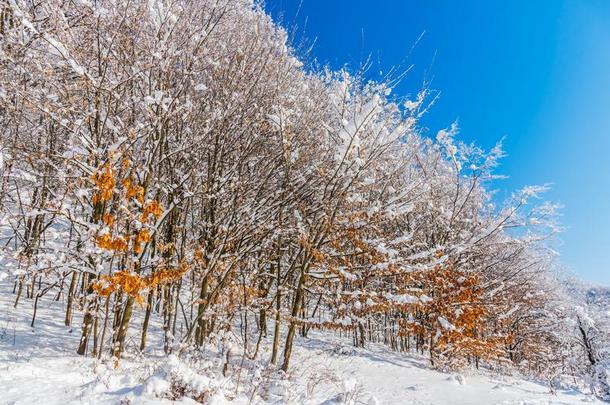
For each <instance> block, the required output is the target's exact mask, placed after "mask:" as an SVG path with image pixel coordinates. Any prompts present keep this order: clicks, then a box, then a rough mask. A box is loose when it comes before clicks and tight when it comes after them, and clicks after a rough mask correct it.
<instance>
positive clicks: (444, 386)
mask: <svg viewBox="0 0 610 405" xmlns="http://www.w3.org/2000/svg"><path fill="white" fill-rule="evenodd" d="M2 283H3V284H4V285H2V286H1V287H2V288H1V290H0V404H14V405H17V404H45V405H46V404H49V405H53V404H58V405H59V404H157V403H158V404H165V403H167V404H169V403H196V402H195V400H194V399H191V398H178V397H179V396H180V394H181V393H183V392H184V391H185V390H187V391H188V392H190V393H191V395H190V396H191V397H195V398H197V399H198V400H200V401H202V402H204V403H211V404H224V403H236V404H245V403H275V404H284V403H293V404H301V403H304V404H339V403H347V404H456V405H458V404H577V403H582V402H591V403H599V402H597V401H596V400H594V399H593V398H592V397H590V396H588V395H586V394H583V393H581V392H578V391H576V390H563V391H562V390H560V391H558V392H557V393H555V394H551V393H550V391H549V388H548V386H545V385H544V384H541V383H536V382H532V381H526V380H523V379H519V378H517V377H509V376H498V375H492V374H487V373H485V372H475V371H474V370H472V371H469V372H467V373H463V374H452V373H447V374H446V373H441V372H437V371H434V370H431V369H429V368H428V367H427V364H426V361H425V360H424V359H419V358H414V357H410V356H405V355H402V354H399V353H396V352H392V351H390V350H388V349H387V348H385V347H382V346H378V345H370V346H369V347H368V348H367V349H355V348H353V347H352V346H351V345H350V343H349V339H346V338H341V337H339V336H338V335H335V334H327V333H312V334H311V337H309V338H306V339H304V338H302V341H301V342H300V344H299V345H298V346H297V348H296V349H295V350H296V353H295V359H294V363H293V368H292V371H291V372H290V374H289V375H284V374H283V373H281V372H277V371H275V370H274V369H273V368H271V367H269V366H268V365H267V359H268V358H269V354H268V352H269V350H268V349H269V344H268V342H263V344H262V346H261V347H262V349H261V351H260V352H259V356H258V359H259V360H257V361H251V360H248V359H246V358H243V357H242V356H240V355H239V354H238V353H239V349H238V348H237V347H235V348H234V349H233V353H232V355H230V356H229V359H230V361H229V365H228V367H227V371H226V376H223V375H222V369H223V367H224V359H226V352H225V353H224V354H222V353H220V349H218V348H217V347H208V348H206V349H205V351H203V352H202V354H200V355H197V354H195V353H193V352H189V353H188V354H183V355H180V356H176V355H172V356H169V357H166V356H162V354H161V353H162V352H161V351H160V350H159V349H158V347H159V345H158V344H156V343H157V342H151V343H152V348H151V349H150V351H148V352H147V353H146V356H141V355H139V354H136V352H135V351H134V350H131V352H130V353H129V354H128V357H127V358H126V359H124V360H122V361H121V362H120V364H114V363H113V362H112V361H111V360H108V359H104V358H102V359H100V360H97V359H93V358H91V357H80V356H77V355H76V353H75V348H76V346H77V341H78V337H79V333H78V332H79V331H78V327H79V326H80V322H81V320H80V319H75V320H74V330H72V329H71V328H69V327H66V326H64V325H63V324H58V323H57V321H56V320H57V319H61V316H57V313H55V314H54V313H53V312H54V311H61V310H62V306H63V303H62V302H61V301H52V298H53V297H44V298H43V299H44V300H45V305H42V306H41V307H40V310H39V313H38V314H37V317H36V323H35V326H34V327H33V328H32V327H30V322H31V314H32V310H33V300H28V299H24V300H23V301H22V302H21V303H20V305H19V307H18V310H17V311H14V310H13V309H12V305H13V298H14V296H13V295H12V294H11V286H10V285H8V284H7V283H6V281H4V282H2ZM138 323H139V322H136V323H135V324H136V325H137V324H138ZM153 327H158V325H153ZM134 332H135V328H134ZM131 338H132V340H131V344H130V345H131V346H132V349H133V348H134V347H135V346H136V342H137V340H138V339H137V338H138V336H136V335H135V334H134V335H132V336H131ZM219 347H220V345H219ZM261 359H262V360H261ZM193 393H199V395H195V394H193ZM173 399H175V400H176V401H172V400H173Z"/></svg>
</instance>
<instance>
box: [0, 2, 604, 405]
mask: <svg viewBox="0 0 610 405" xmlns="http://www.w3.org/2000/svg"><path fill="white" fill-rule="evenodd" d="M404 74H407V73H406V72H400V71H395V72H391V73H390V74H388V75H387V76H386V77H385V80H383V81H372V80H369V79H367V76H366V72H365V69H364V70H362V71H361V70H359V71H352V70H350V69H348V68H346V69H343V70H340V71H333V70H331V69H329V68H327V67H324V66H319V65H317V64H316V63H315V62H312V61H310V60H309V59H308V57H307V52H306V50H304V49H301V48H299V47H298V46H295V45H294V44H293V43H292V42H291V37H290V35H289V31H287V29H285V28H283V27H281V26H279V25H278V24H277V23H275V22H274V21H272V19H271V18H270V17H269V16H268V15H267V14H266V13H265V12H264V11H263V9H262V7H261V5H260V4H258V3H257V2H252V1H251V0H234V1H230V0H217V1H216V0H150V1H143V0H101V1H96V0H91V1H90V0H44V1H32V0H0V284H2V285H3V287H2V289H1V290H0V295H3V296H4V298H5V299H7V300H10V307H8V306H7V307H6V308H5V307H3V309H2V311H5V310H6V311H9V312H10V311H19V310H21V311H24V308H27V316H28V322H29V323H30V324H29V326H30V327H31V328H36V327H37V325H38V323H39V322H40V321H39V319H38V318H37V315H38V314H40V313H41V311H44V310H45V308H46V307H47V306H49V305H52V304H53V303H54V302H55V303H61V308H62V309H61V310H60V311H55V312H53V314H54V315H53V317H54V318H53V319H54V320H55V321H56V322H57V323H58V324H61V325H63V326H65V327H66V328H70V329H71V330H73V332H72V333H73V334H75V335H77V344H75V345H74V347H72V349H71V350H72V353H73V354H77V355H79V356H83V357H86V358H91V359H97V361H103V362H106V363H108V364H114V367H121V362H123V361H125V360H124V359H130V358H132V357H133V356H134V355H135V354H138V355H139V356H144V357H146V356H147V354H146V353H147V349H149V346H150V345H151V344H153V343H151V342H158V343H159V350H160V351H162V353H163V356H168V358H169V356H176V357H177V358H184V357H185V356H190V357H191V358H192V357H193V356H196V354H197V353H204V352H203V351H202V350H204V349H205V348H206V347H210V346H211V345H215V346H216V347H219V348H220V349H219V350H220V351H221V352H222V357H221V360H222V361H221V364H220V365H219V366H218V367H219V369H220V371H219V372H222V373H223V374H226V373H230V368H231V367H233V366H232V364H234V363H231V361H232V360H231V359H233V358H237V359H241V360H240V361H241V364H243V363H244V360H243V359H247V361H248V362H260V363H261V364H264V365H265V367H266V368H268V369H269V370H277V371H278V372H283V373H285V374H286V373H290V372H291V370H292V369H293V367H295V363H294V361H293V356H292V354H293V352H294V351H295V348H296V347H299V345H301V344H302V342H304V341H305V339H307V338H308V336H311V335H312V334H315V333H324V334H332V335H333V336H337V337H340V338H341V339H343V340H344V341H345V342H346V343H347V344H348V345H351V346H354V347H355V348H358V349H360V348H367V347H368V346H369V345H384V346H387V348H388V349H389V350H391V351H393V352H396V353H399V354H400V355H402V356H420V357H423V358H425V359H426V361H427V363H428V365H429V367H431V368H433V369H435V370H442V371H455V370H464V369H469V370H488V371H491V372H493V373H497V374H502V373H519V375H523V376H526V377H528V378H536V379H540V380H543V381H546V382H547V383H548V385H549V387H550V388H551V390H553V389H558V388H560V387H561V386H562V384H566V381H569V383H570V384H576V385H579V386H580V387H585V388H583V389H586V390H590V392H591V393H592V395H594V396H596V397H597V398H598V399H600V400H610V310H609V307H610V292H609V291H608V290H604V289H601V288H600V289H597V290H596V289H590V288H588V287H587V286H584V284H580V283H579V282H576V281H575V280H573V279H571V278H569V277H566V276H565V275H564V274H563V273H562V272H561V270H560V267H561V266H560V265H559V260H558V257H557V255H556V253H555V251H554V249H553V241H554V240H555V237H556V235H557V234H558V233H559V232H561V229H562V226H561V224H560V223H559V220H558V208H559V207H558V206H557V205H555V204H553V203H550V202H547V201H545V200H544V192H545V191H546V190H547V188H548V187H547V186H546V185H542V186H528V187H525V188H523V189H521V190H515V191H514V192H512V193H511V194H509V196H508V197H507V198H501V196H499V195H498V193H496V190H495V186H496V184H497V182H498V181H501V179H502V174H501V173H500V170H499V165H500V163H501V161H502V159H503V158H505V153H504V151H503V148H502V143H501V142H499V143H498V144H497V145H496V146H495V147H494V148H492V149H491V150H484V149H482V148H480V147H478V146H477V145H473V144H466V143H463V142H461V141H460V140H459V135H458V132H459V127H458V126H457V124H452V123H447V127H446V128H445V129H443V130H440V131H438V133H435V134H431V133H430V132H429V131H428V130H427V129H426V128H424V127H423V126H422V125H420V118H421V117H422V116H423V115H424V114H426V112H427V111H428V110H429V109H430V108H434V106H433V104H434V98H433V97H432V96H431V92H430V91H429V88H428V87H427V86H426V85H425V84H424V85H422V86H421V88H419V89H414V90H415V91H414V93H413V94H412V95H411V96H410V97H406V96H402V95H396V94H395V93H394V92H393V89H394V87H395V86H396V84H397V83H398V82H399V81H400V80H402V79H403V77H404ZM154 325H156V326H155V327H153V326H154ZM0 327H2V325H0ZM9 335H10V333H9ZM10 339H12V337H11V338H10ZM0 344H3V342H2V340H1V339H0ZM154 344H156V343H154ZM130 356H132V357H130ZM238 363H239V362H238ZM195 391H196V390H195V389H193V388H192V387H186V386H181V385H180V383H179V381H178V382H176V381H174V382H173V383H172V386H171V392H170V393H167V392H166V393H164V394H162V395H161V396H162V397H164V398H174V399H177V398H180V397H182V396H186V397H189V396H190V398H192V399H194V400H197V401H201V402H204V401H203V399H202V398H205V395H203V396H202V394H201V393H200V392H199V393H196V392H195ZM1 396H2V394H0V397H1Z"/></svg>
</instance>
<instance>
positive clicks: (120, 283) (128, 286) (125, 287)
mask: <svg viewBox="0 0 610 405" xmlns="http://www.w3.org/2000/svg"><path fill="white" fill-rule="evenodd" d="M188 269H189V266H188V265H187V264H186V263H181V264H180V265H179V266H178V267H175V268H171V267H161V268H159V269H158V270H157V271H155V272H154V273H152V274H151V275H149V276H141V275H139V274H137V273H133V272H129V271H117V272H116V273H114V274H112V275H104V276H101V277H100V278H99V279H98V280H97V281H95V282H94V284H93V290H94V291H95V292H96V293H97V294H98V295H100V296H102V297H107V296H109V295H110V294H112V293H113V292H115V291H123V292H125V293H126V294H128V295H129V296H131V297H134V298H135V299H136V301H137V302H138V303H139V304H140V305H142V304H143V302H144V299H143V297H142V292H144V291H146V290H150V289H153V288H155V287H156V286H158V285H161V284H165V283H168V282H171V281H174V280H176V279H178V278H180V277H182V275H183V274H184V273H186V272H187V271H188Z"/></svg>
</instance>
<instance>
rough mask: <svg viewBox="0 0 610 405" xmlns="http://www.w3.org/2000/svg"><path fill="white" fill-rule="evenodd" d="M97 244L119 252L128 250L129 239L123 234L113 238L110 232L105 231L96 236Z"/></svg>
mask: <svg viewBox="0 0 610 405" xmlns="http://www.w3.org/2000/svg"><path fill="white" fill-rule="evenodd" d="M96 241H97V245H98V246H99V247H101V248H102V249H106V250H114V251H117V252H126V251H127V248H128V244H127V241H126V240H125V238H123V237H122V236H118V237H116V238H113V237H112V236H111V235H110V234H108V233H104V234H102V235H100V236H98V237H97V238H96Z"/></svg>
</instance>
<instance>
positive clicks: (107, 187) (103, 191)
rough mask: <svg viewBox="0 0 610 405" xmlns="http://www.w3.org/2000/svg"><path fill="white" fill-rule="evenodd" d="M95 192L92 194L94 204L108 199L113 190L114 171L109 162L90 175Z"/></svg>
mask: <svg viewBox="0 0 610 405" xmlns="http://www.w3.org/2000/svg"><path fill="white" fill-rule="evenodd" d="M92 179H93V182H94V183H95V187H96V188H97V192H96V193H95V194H94V195H93V198H92V201H93V203H94V204H97V203H100V202H105V201H109V200H110V199H111V198H112V194H113V192H114V186H115V183H116V182H115V180H114V173H113V171H112V168H111V167H110V164H109V163H106V164H105V165H104V169H103V170H99V171H97V172H96V173H94V174H93V176H92Z"/></svg>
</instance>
